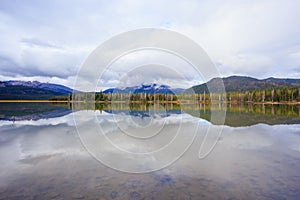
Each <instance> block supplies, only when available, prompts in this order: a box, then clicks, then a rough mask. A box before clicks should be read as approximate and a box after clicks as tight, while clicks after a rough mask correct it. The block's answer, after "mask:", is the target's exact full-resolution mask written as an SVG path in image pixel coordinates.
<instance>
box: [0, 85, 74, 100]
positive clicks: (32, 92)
mask: <svg viewBox="0 0 300 200" xmlns="http://www.w3.org/2000/svg"><path fill="white" fill-rule="evenodd" d="M72 92H73V89H71V88H69V87H66V86H63V85H58V84H52V83H41V82H38V81H0V99H2V100H3V99H5V100H11V99H17V100H20V99H22V100H37V99H38V100H47V99H49V98H51V97H53V96H62V95H68V94H71V93H72Z"/></svg>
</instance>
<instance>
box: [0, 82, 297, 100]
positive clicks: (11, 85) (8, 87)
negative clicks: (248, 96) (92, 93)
mask: <svg viewBox="0 0 300 200" xmlns="http://www.w3.org/2000/svg"><path fill="white" fill-rule="evenodd" d="M220 81H223V83H224V86H225V89H226V92H244V91H249V90H262V89H267V88H284V87H286V88H296V87H297V88H300V79H279V78H267V79H256V78H252V77H246V76H230V77H226V78H213V79H211V80H210V81H208V82H207V83H203V84H200V85H196V86H193V87H191V88H188V89H186V90H184V89H182V88H171V87H170V86H167V85H159V84H156V83H152V84H142V85H140V86H133V87H125V88H109V89H107V90H104V91H103V93H104V94H107V93H113V92H118V93H132V94H136V93H147V94H154V93H158V94H180V93H183V92H184V93H194V92H195V93H203V92H204V91H205V92H206V93H208V88H207V85H209V86H210V88H211V90H210V92H213V93H214V92H219V91H221V89H222V88H220V87H219V83H220ZM72 92H73V89H71V88H69V87H66V86H63V85H58V84H52V83H41V82H38V81H0V100H1V99H2V100H4V99H5V100H11V99H16V100H20V99H21V100H22V99H23V100H46V99H49V98H51V97H53V96H64V95H69V94H71V93H72Z"/></svg>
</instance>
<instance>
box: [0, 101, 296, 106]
mask: <svg viewBox="0 0 300 200" xmlns="http://www.w3.org/2000/svg"><path fill="white" fill-rule="evenodd" d="M73 102H74V101H68V100H0V103H73ZM74 103H84V101H75V102H74ZM93 103H106V104H107V103H127V104H128V103H133V104H135V103H136V104H138V103H172V104H191V103H199V104H200V103H201V104H216V103H226V104H241V103H242V104H263V105H300V101H293V102H270V101H267V102H250V101H248V102H237V101H233V102H230V101H226V102H218V101H212V102H211V103H207V102H206V103H205V102H203V101H198V102H197V101H190V100H182V102H180V101H130V102H129V101H94V102H93Z"/></svg>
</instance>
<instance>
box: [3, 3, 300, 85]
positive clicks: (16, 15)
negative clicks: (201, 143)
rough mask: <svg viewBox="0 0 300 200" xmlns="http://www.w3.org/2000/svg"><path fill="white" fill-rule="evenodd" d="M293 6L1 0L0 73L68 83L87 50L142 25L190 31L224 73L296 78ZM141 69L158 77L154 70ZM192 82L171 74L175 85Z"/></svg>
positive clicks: (298, 54) (297, 31) (298, 60)
mask: <svg viewBox="0 0 300 200" xmlns="http://www.w3.org/2000/svg"><path fill="white" fill-rule="evenodd" d="M299 7H300V1H297V0H251V1H250V0H240V1H238V0H232V1H222V0H207V1H205V0H204V1H197V0H195V1H193V0H187V1H162V0H153V1H143V0H133V1H129V0H128V1H126V0H125V1H91V0H87V1H83V0H82V1H79V0H62V1H61V0H51V1H50V0H49V1H47V0H45V1H39V0H34V1H33V0H29V1H22V0H19V1H16V0H1V1H0V44H1V45H0V80H30V81H33V80H37V81H41V82H50V83H58V84H64V85H67V86H70V87H72V86H73V85H74V81H75V79H76V75H77V73H78V71H79V69H80V67H81V66H82V65H83V63H84V61H85V60H86V59H87V58H88V56H89V55H90V53H91V52H93V50H95V49H96V48H97V47H98V46H99V45H101V44H102V43H103V42H105V41H107V40H109V39H110V38H111V37H113V36H115V35H118V34H120V33H123V32H127V31H131V30H134V29H140V28H163V29H167V30H172V31H176V32H179V33H181V34H183V35H185V36H187V37H189V38H190V39H192V40H193V41H195V42H196V43H198V44H199V45H200V46H201V47H202V48H203V49H204V50H205V52H206V53H207V54H208V56H209V57H210V59H211V60H212V62H213V63H214V64H215V66H216V68H217V69H218V70H219V73H220V75H221V76H223V77H226V76H230V75H245V76H252V77H256V78H260V79H262V78H267V77H278V78H300V37H299V36H300V26H299V20H300V12H299ZM137 56H141V55H136V57H137ZM162 73H164V76H167V75H168V74H167V73H166V72H162ZM147 75H149V76H153V77H156V79H157V78H158V77H159V75H157V74H156V72H153V74H151V72H149V73H147ZM170 76H173V75H172V73H170ZM103 78H104V79H105V80H103V81H102V82H101V83H103V87H112V86H114V85H116V84H120V83H119V82H118V81H119V80H120V77H118V76H115V74H114V75H112V76H109V73H108V75H106V76H105V77H103ZM156 79H155V80H156ZM155 80H154V81H155ZM165 80H169V81H170V79H168V77H165ZM148 81H149V82H150V81H151V80H148ZM152 81H153V80H152ZM198 81H199V82H201V80H198V78H197V77H191V78H190V79H187V80H186V81H176V79H175V78H174V77H173V79H172V80H171V82H172V83H174V84H175V83H176V82H177V85H176V84H175V85H176V87H186V86H188V85H193V84H196V83H197V82H198ZM178 83H182V84H178ZM131 84H135V83H131Z"/></svg>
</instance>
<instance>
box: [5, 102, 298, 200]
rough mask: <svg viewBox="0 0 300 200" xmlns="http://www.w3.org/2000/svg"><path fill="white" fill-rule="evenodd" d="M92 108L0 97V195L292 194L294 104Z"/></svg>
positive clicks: (224, 196)
mask: <svg viewBox="0 0 300 200" xmlns="http://www.w3.org/2000/svg"><path fill="white" fill-rule="evenodd" d="M72 107H73V110H72ZM93 107H95V108H93V109H92V108H90V107H89V105H69V104H48V103H19V104H15V103H0V163H1V165H0V199H299V196H300V172H299V169H300V106H299V105H294V106H291V105H213V106H209V105H173V104H168V105H140V104H136V105H123V104H117V105H102V104H99V105H95V106H93ZM225 110H227V111H226V119H225V121H224V125H222V124H223V123H222V122H223V121H222V120H218V117H221V116H222V113H224V112H225ZM212 115H214V116H216V119H217V120H211V117H212ZM76 126H77V128H76ZM99 130H100V132H101V133H103V134H98V133H97V132H99ZM220 130H222V132H221V133H220ZM77 131H78V132H77ZM94 133H97V134H94ZM208 133H209V134H208ZM174 138H175V139H174ZM106 139H108V140H109V141H110V142H112V144H114V145H115V146H109V143H107V142H105V141H106ZM166 144H167V145H166ZM172 145H173V146H172ZM115 147H118V148H115ZM202 147H203V148H202ZM120 149H122V150H123V153H120V152H119V150H120ZM200 149H202V150H200ZM158 150H159V151H158ZM148 152H152V153H151V154H147V153H148ZM200 158H201V159H200ZM156 169H159V170H156ZM126 171H127V172H136V173H127V172H126ZM145 171H148V173H139V172H145Z"/></svg>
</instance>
